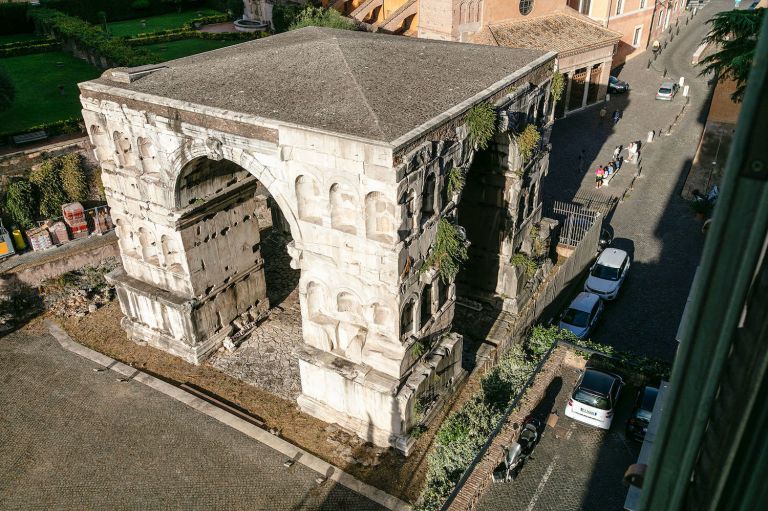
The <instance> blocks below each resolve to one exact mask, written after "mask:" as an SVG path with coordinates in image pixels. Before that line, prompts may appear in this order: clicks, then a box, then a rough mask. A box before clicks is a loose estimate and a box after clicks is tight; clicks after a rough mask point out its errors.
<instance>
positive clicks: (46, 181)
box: [29, 158, 69, 218]
mask: <svg viewBox="0 0 768 511" xmlns="http://www.w3.org/2000/svg"><path fill="white" fill-rule="evenodd" d="M59 165H60V160H59V159H58V158H53V159H50V160H45V161H44V162H43V163H42V164H40V166H39V167H37V168H36V169H34V170H32V172H30V174H29V180H30V181H31V182H32V183H33V184H34V185H35V186H36V187H37V190H38V193H39V197H40V209H39V213H40V216H41V217H44V218H54V217H59V216H61V206H62V205H64V204H66V203H67V202H69V199H68V198H67V193H66V192H65V191H64V187H63V186H62V184H61V176H60V175H59Z"/></svg>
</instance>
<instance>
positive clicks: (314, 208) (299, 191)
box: [295, 175, 325, 224]
mask: <svg viewBox="0 0 768 511" xmlns="http://www.w3.org/2000/svg"><path fill="white" fill-rule="evenodd" d="M295 186H296V203H297V206H298V210H299V218H300V219H302V220H304V221H305V222H312V223H314V224H320V223H322V219H323V210H324V208H325V206H324V202H325V201H324V200H323V198H322V196H321V195H320V185H319V184H318V182H317V181H316V180H315V179H314V178H313V177H311V176H307V175H303V176H299V177H298V178H296V185H295Z"/></svg>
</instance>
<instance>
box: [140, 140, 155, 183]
mask: <svg viewBox="0 0 768 511" xmlns="http://www.w3.org/2000/svg"><path fill="white" fill-rule="evenodd" d="M136 145H138V146H139V160H140V161H141V166H142V168H143V169H144V173H145V174H147V175H158V174H160V162H159V161H158V159H157V151H156V150H155V146H154V144H152V141H151V140H150V139H148V138H146V137H139V138H138V140H137V141H136Z"/></svg>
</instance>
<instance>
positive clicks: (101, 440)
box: [0, 327, 383, 511]
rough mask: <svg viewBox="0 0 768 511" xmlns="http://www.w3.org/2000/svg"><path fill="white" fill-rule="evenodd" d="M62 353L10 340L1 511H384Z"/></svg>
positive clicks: (23, 337) (2, 354)
mask: <svg viewBox="0 0 768 511" xmlns="http://www.w3.org/2000/svg"><path fill="white" fill-rule="evenodd" d="M95 368H96V366H95V364H94V363H92V362H90V361H87V360H85V359H83V358H81V357H79V356H78V355H75V354H73V353H70V352H68V351H64V350H63V349H62V348H61V346H60V345H59V344H58V343H57V342H56V341H55V340H54V339H53V337H51V336H50V335H49V334H48V333H47V332H42V331H35V330H34V329H31V328H30V327H27V328H24V329H22V330H19V331H17V332H14V333H12V334H9V335H6V336H5V337H3V338H1V339H0V382H1V383H2V384H1V385H0V410H2V413H0V509H3V510H6V509H7V510H21V509H24V510H36V509H39V510H47V509H143V510H149V509H163V510H168V509H185V510H189V509H200V510H207V509H228V510H236V509H243V510H245V509H248V510H265V511H266V510H270V511H271V510H291V511H294V510H304V509H306V510H315V509H326V510H339V509H355V510H368V509H370V510H378V509H383V508H381V507H380V506H378V505H377V504H374V503H372V502H370V501H368V500H367V499H365V498H364V497H362V496H360V495H358V494H357V493H354V492H352V491H351V490H348V489H347V488H345V487H343V486H340V485H337V484H335V483H334V482H333V481H326V482H323V483H322V484H318V483H317V481H316V478H317V477H318V476H319V474H318V473H316V472H314V471H313V470H310V469H309V468H306V467H305V466H303V465H302V464H301V463H295V464H293V465H292V466H290V467H288V468H286V467H285V466H284V465H283V462H284V461H285V457H284V456H283V455H281V454H280V453H278V452H277V451H275V450H272V449H271V448H270V447H267V446H265V445H263V444H261V443H259V442H257V441H256V440H254V439H252V438H250V437H248V436H246V435H244V434H242V433H240V432H239V431H237V430H235V429H233V428H231V427H229V426H227V425H225V424H223V423H221V422H219V421H217V420H215V419H213V418H211V417H209V416H207V415H204V414H203V413H200V412H198V411H197V410H195V409H193V408H191V407H189V406H187V405H185V404H183V403H181V402H179V401H177V400H175V399H171V398H169V397H167V396H166V395H164V394H161V393H160V392H157V391H156V390H154V389H152V388H150V387H148V386H146V385H144V384H141V383H138V382H136V381H127V382H118V381H117V378H116V377H115V375H116V374H117V373H115V372H113V371H103V372H95V371H94V369H95Z"/></svg>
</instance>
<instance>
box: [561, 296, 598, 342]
mask: <svg viewBox="0 0 768 511" xmlns="http://www.w3.org/2000/svg"><path fill="white" fill-rule="evenodd" d="M604 308H605V306H604V305H603V301H602V300H601V299H600V297H599V296H597V295H596V294H593V293H579V294H578V295H577V296H576V298H574V299H573V301H572V302H571V304H570V305H569V306H568V308H567V309H566V310H565V312H564V313H563V315H562V317H561V318H560V328H561V329H563V330H568V331H570V332H572V333H573V334H574V335H575V336H576V337H578V338H579V339H586V338H587V337H588V336H589V334H590V333H591V332H592V329H593V328H595V325H596V324H597V320H598V319H599V318H600V315H601V314H602V313H603V309H604Z"/></svg>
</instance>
